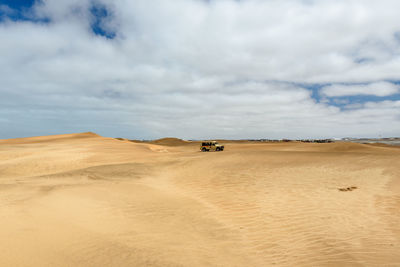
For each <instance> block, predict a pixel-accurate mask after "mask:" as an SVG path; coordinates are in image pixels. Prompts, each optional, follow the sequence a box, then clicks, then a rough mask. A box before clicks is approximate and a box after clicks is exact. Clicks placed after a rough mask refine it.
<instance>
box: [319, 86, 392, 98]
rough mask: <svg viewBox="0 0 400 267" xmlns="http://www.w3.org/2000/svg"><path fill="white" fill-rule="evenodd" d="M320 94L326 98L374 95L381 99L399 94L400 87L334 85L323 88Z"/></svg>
mask: <svg viewBox="0 0 400 267" xmlns="http://www.w3.org/2000/svg"><path fill="white" fill-rule="evenodd" d="M320 93H321V94H322V95H325V96H328V97H340V96H355V95H374V96H381V97H383V96H390V95H394V94H398V93H400V85H398V84H394V83H390V82H376V83H369V84H334V85H329V86H325V87H323V88H322V89H321V91H320Z"/></svg>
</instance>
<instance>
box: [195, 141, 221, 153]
mask: <svg viewBox="0 0 400 267" xmlns="http://www.w3.org/2000/svg"><path fill="white" fill-rule="evenodd" d="M223 150H224V146H223V145H220V144H218V142H217V141H207V142H202V143H201V145H200V151H203V152H206V151H223Z"/></svg>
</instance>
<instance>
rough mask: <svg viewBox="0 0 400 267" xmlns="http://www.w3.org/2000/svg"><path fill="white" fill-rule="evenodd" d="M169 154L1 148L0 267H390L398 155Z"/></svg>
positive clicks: (95, 146) (352, 149) (234, 149)
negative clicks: (273, 266)
mask: <svg viewBox="0 0 400 267" xmlns="http://www.w3.org/2000/svg"><path fill="white" fill-rule="evenodd" d="M164 141H165V140H164ZM167 141H171V140H167ZM172 141H173V145H171V144H168V145H167V146H163V145H161V142H159V143H158V144H150V143H133V142H129V141H120V140H116V139H113V138H105V137H101V136H98V135H96V134H93V133H84V134H72V135H60V136H49V137H33V138H22V139H10V140H0V218H1V221H0V266H271V265H275V266H366V265H367V266H399V265H400V213H399V212H398V211H399V210H400V170H399V168H398V166H399V163H400V150H398V149H396V148H392V147H380V146H373V145H362V144H349V143H334V144H301V143H284V144H275V143H274V144H263V143H260V144H246V143H237V144H228V145H227V146H226V151H224V152H221V153H213V152H209V153H201V152H198V151H197V150H198V147H197V146H194V145H193V146H192V145H190V146H188V145H186V143H185V144H182V145H179V143H180V142H178V143H177V142H175V141H176V140H172Z"/></svg>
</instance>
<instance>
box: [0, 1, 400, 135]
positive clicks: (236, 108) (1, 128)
mask: <svg viewBox="0 0 400 267" xmlns="http://www.w3.org/2000/svg"><path fill="white" fill-rule="evenodd" d="M399 10H400V1H397V0H381V1H376V0H318V1H317V0H286V1H278V0H208V1H206V0H174V1H165V0H133V1H132V0H131V1H128V0H112V1H111V0H42V1H34V0H29V1H28V0H0V139H6V138H16V137H27V136H39V135H51V134H64V133H76V132H87V131H92V132H96V133H98V134H100V135H104V136H110V137H124V138H130V139H156V138H161V137H167V136H168V137H179V138H184V139H214V138H230V139H247V138H269V139H281V138H290V139H303V138H342V137H393V136H400V19H399V16H398V14H399Z"/></svg>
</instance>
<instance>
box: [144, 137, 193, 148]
mask: <svg viewBox="0 0 400 267" xmlns="http://www.w3.org/2000/svg"><path fill="white" fill-rule="evenodd" d="M150 143H152V144H156V145H162V146H184V145H188V144H190V142H187V141H184V140H182V139H179V138H174V137H167V138H161V139H157V140H154V141H151V142H150Z"/></svg>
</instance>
